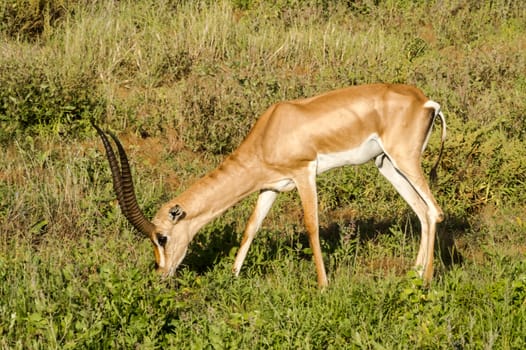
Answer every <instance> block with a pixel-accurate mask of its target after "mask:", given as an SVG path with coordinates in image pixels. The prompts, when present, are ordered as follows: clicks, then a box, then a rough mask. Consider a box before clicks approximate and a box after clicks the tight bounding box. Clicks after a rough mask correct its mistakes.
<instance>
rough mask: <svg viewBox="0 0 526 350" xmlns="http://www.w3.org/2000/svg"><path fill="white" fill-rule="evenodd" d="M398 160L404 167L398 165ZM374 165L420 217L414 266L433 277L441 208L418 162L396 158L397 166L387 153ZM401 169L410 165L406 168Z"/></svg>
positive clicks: (429, 278) (427, 279)
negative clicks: (397, 159)
mask: <svg viewBox="0 0 526 350" xmlns="http://www.w3.org/2000/svg"><path fill="white" fill-rule="evenodd" d="M400 163H401V164H402V165H404V167H401V166H400ZM376 165H377V166H378V169H379V170H380V173H382V175H384V176H385V177H386V178H387V179H388V180H389V181H390V182H391V183H392V184H393V186H394V187H395V188H396V190H397V191H398V192H399V193H400V195H401V196H402V197H403V198H404V199H405V201H406V202H407V203H408V204H409V205H410V206H411V208H412V209H413V211H414V212H415V214H416V215H417V216H418V219H419V220H420V225H421V230H422V233H421V240H420V248H419V250H418V256H417V259H416V263H415V267H416V269H417V270H418V272H419V273H420V275H421V276H422V278H423V279H424V280H425V281H426V282H429V281H431V279H432V277H433V252H434V244H435V231H436V223H437V222H440V221H441V220H442V215H443V214H442V210H441V209H440V207H439V206H438V205H437V204H436V201H435V199H434V198H433V196H432V194H431V191H430V189H429V187H428V185H427V182H426V181H425V179H424V176H423V174H422V171H421V168H420V166H419V165H413V166H409V165H407V164H404V163H403V162H399V163H398V164H397V166H398V167H397V166H395V165H394V164H393V161H392V160H391V159H390V158H389V157H388V156H386V155H380V156H378V157H377V158H376ZM402 169H404V170H405V169H409V171H404V170H402ZM408 174H411V176H409V175H408Z"/></svg>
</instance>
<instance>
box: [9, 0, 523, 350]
mask: <svg viewBox="0 0 526 350" xmlns="http://www.w3.org/2000/svg"><path fill="white" fill-rule="evenodd" d="M41 4H42V2H38V1H32V0H19V1H8V2H5V3H3V4H2V5H0V23H1V24H0V30H1V32H0V124H1V128H0V145H1V147H2V155H3V156H2V158H1V160H0V281H1V282H0V347H1V348H5V349H28V348H31V349H37V348H43V349H44V348H45V349H49V348H60V349H64V348H82V349H84V348H94V349H99V348H138V349H149V348H170V347H171V348H174V349H181V348H184V349H186V348H195V349H205V348H206V349H223V348H236V349H237V348H240V349H242V348H251V347H252V348H301V349H311V348H312V349H330V348H332V349H341V348H349V349H355V348H363V349H392V348H401V349H407V348H429V349H435V348H444V349H452V348H453V349H521V348H524V347H526V344H525V343H526V338H525V337H524V334H526V259H525V254H526V236H525V232H526V215H525V213H526V205H525V203H526V191H525V181H526V175H525V174H526V156H524V149H525V146H526V145H525V142H524V137H525V136H526V73H525V71H524V67H525V66H526V54H525V52H526V50H525V49H526V39H525V38H526V7H525V6H524V5H521V3H520V2H509V1H493V2H486V3H484V2H480V3H479V2H475V1H466V2H462V5H459V2H455V1H437V2H412V1H398V2H396V1H384V2H373V1H356V2H352V1H350V2H344V3H342V2H337V1H314V0H312V1H308V2H299V1H292V0H282V1H277V2H274V3H273V4H269V3H268V2H264V1H250V0H249V1H226V0H224V1H218V2H209V1H196V2H194V1H179V2H171V1H157V2H155V4H151V2H147V1H135V2H131V1H120V2H90V3H89V4H88V3H86V2H84V1H75V0H68V1H65V0H54V1H49V2H47V5H46V6H42V5H41ZM376 81H385V82H403V83H409V84H414V85H417V86H419V87H420V88H422V89H423V90H424V91H425V93H426V94H427V95H428V96H429V97H431V98H432V99H434V100H436V101H438V102H440V103H441V105H442V107H443V109H444V112H445V114H446V118H447V121H448V131H449V133H448V139H447V142H446V150H445V156H444V161H443V166H442V168H441V169H440V171H439V176H440V177H439V181H438V183H437V184H436V185H435V186H434V188H433V191H434V193H436V196H437V200H438V201H439V203H440V204H441V206H442V207H443V208H444V210H445V212H446V215H447V218H446V220H445V222H444V223H443V224H441V225H440V228H439V238H438V244H437V249H438V251H437V253H436V257H435V261H436V267H437V268H436V270H437V271H436V274H435V279H434V282H433V283H432V285H431V286H430V287H425V286H423V285H422V282H421V281H420V279H418V278H416V277H415V275H414V273H413V272H412V271H411V266H412V264H413V261H414V259H415V258H416V252H417V249H418V240H419V226H418V223H417V220H416V218H415V216H414V215H413V213H412V212H411V211H410V210H409V208H408V207H407V205H406V204H405V202H404V201H403V200H402V199H401V198H400V197H399V196H398V195H397V194H396V192H395V191H394V190H393V189H392V188H391V186H390V185H389V184H388V183H387V182H386V181H384V180H383V178H382V177H381V176H379V175H378V174H377V170H376V169H375V167H374V166H373V165H372V164H367V165H364V166H361V167H357V168H345V169H338V170H334V171H331V172H329V173H327V174H323V175H322V176H320V177H319V179H318V187H319V201H320V220H321V225H322V229H321V232H322V245H323V251H324V257H325V262H326V265H327V268H328V273H329V279H330V286H329V288H327V289H326V290H323V291H320V290H319V289H318V288H317V287H316V282H315V281H316V279H315V277H316V276H315V269H314V265H313V263H312V261H311V255H310V249H309V248H308V244H307V240H306V238H305V235H304V234H303V233H304V228H303V225H302V214H301V210H300V206H299V200H298V198H297V195H296V194H295V193H287V194H283V195H281V196H280V197H279V198H278V201H277V203H276V205H275V206H274V208H273V209H272V211H271V213H270V215H269V217H268V218H267V219H266V221H265V223H264V227H263V228H262V230H261V232H260V233H259V234H258V237H257V239H256V241H255V242H254V244H253V246H252V247H251V249H250V251H249V254H248V257H247V261H246V263H245V266H244V268H243V270H242V272H241V275H240V277H239V278H234V277H233V276H232V274H231V265H232V263H233V260H234V256H235V253H236V251H237V247H238V245H239V241H240V235H241V233H242V231H243V229H244V225H245V222H246V219H247V218H248V216H249V215H250V212H251V209H252V206H253V204H254V200H255V198H254V197H250V198H249V199H247V200H246V201H244V202H241V203H239V204H238V205H237V206H235V207H234V208H232V209H231V210H229V211H227V212H226V214H225V215H223V216H222V217H221V218H219V219H217V220H215V221H214V222H212V223H211V224H209V225H207V226H206V227H205V228H204V229H203V230H201V233H200V234H199V235H198V236H197V237H196V240H195V241H194V242H193V243H192V245H191V247H190V251H189V253H188V255H187V257H186V259H185V260H184V262H183V266H182V267H181V268H180V269H179V270H178V272H177V274H176V276H175V277H173V278H170V279H161V278H160V277H158V276H157V275H155V273H153V271H152V270H153V254H152V251H151V250H152V249H151V246H150V243H149V242H148V241H146V240H143V239H142V237H138V236H137V235H136V233H135V232H134V231H133V230H132V228H131V227H130V225H129V224H128V223H127V222H126V219H125V218H124V217H123V216H122V215H121V213H120V210H119V208H118V205H117V203H116V200H115V196H114V194H113V189H112V185H111V183H110V181H111V180H110V174H109V169H108V167H107V163H106V159H105V156H104V154H103V150H102V147H101V144H100V141H99V140H98V138H97V135H96V134H95V132H94V130H92V128H91V126H90V124H89V121H90V120H91V119H94V120H96V121H97V122H98V123H99V124H101V125H103V126H104V127H106V128H109V129H112V130H114V131H116V132H117V133H118V134H119V137H120V138H121V139H122V140H123V143H124V145H125V147H126V149H127V150H128V153H129V157H130V159H131V162H132V166H133V171H134V174H135V182H136V186H137V192H138V199H139V203H140V204H141V206H142V207H143V208H144V209H145V211H146V213H147V214H148V215H153V214H154V213H155V211H156V210H157V208H159V206H160V205H161V203H163V202H164V201H166V200H168V199H169V198H171V197H172V196H174V195H175V194H177V193H179V192H181V191H183V190H184V189H185V188H186V187H187V186H188V185H189V184H191V183H192V182H193V181H195V180H196V179H197V178H199V177H200V176H202V175H203V174H205V173H206V172H207V171H209V170H211V169H212V168H213V167H215V166H216V165H217V164H218V162H219V161H220V160H221V159H222V158H223V157H224V156H225V155H226V154H228V152H230V151H231V150H232V149H234V148H235V147H236V145H237V144H238V143H239V142H240V141H241V140H242V138H243V137H244V135H245V134H246V132H247V131H248V129H249V128H250V126H251V125H252V124H253V123H254V121H255V119H256V118H257V117H258V115H259V114H261V113H262V112H263V111H264V110H265V109H266V107H268V106H269V105H271V104H272V103H274V102H276V101H279V100H283V99H291V98H297V97H303V96H311V95H315V94H317V93H321V92H324V91H327V90H330V89H334V88H338V87H342V86H347V85H353V84H361V83H368V82H376ZM438 145H439V142H438V133H435V134H434V135H433V138H432V139H431V143H430V145H429V147H428V149H427V150H426V152H425V155H424V167H425V169H426V170H428V169H429V168H430V165H431V164H432V162H433V161H434V159H435V157H436V155H437V152H438Z"/></svg>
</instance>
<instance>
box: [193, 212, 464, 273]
mask: <svg viewBox="0 0 526 350" xmlns="http://www.w3.org/2000/svg"><path fill="white" fill-rule="evenodd" d="M396 223H397V220H396V219H388V220H381V221H378V220H374V219H367V220H347V221H345V220H344V221H343V223H342V222H340V223H335V222H333V223H330V224H329V225H328V226H322V227H320V238H321V241H322V246H323V248H322V249H323V254H324V255H325V257H326V258H328V257H329V256H331V255H332V254H334V253H335V252H337V251H338V250H339V249H341V248H342V244H343V242H345V237H344V235H349V232H342V231H343V230H342V229H343V228H346V227H351V234H350V235H351V236H352V239H356V238H357V239H358V240H359V242H360V243H364V242H367V241H371V240H376V239H377V238H378V236H380V235H392V233H391V230H390V228H392V227H394V226H395V225H396ZM410 224H411V225H412V227H414V228H415V229H414V231H415V232H417V233H416V234H411V233H407V235H411V237H407V238H408V239H409V240H415V241H416V242H419V240H420V233H419V232H420V224H419V222H418V220H417V219H416V218H413V219H412V220H411V223H410ZM299 227H300V230H298V232H297V234H295V235H294V237H292V238H289V239H287V238H285V237H284V236H283V234H281V233H280V232H267V233H260V235H259V236H256V239H255V240H254V243H253V244H252V246H251V249H250V250H249V253H248V256H247V260H246V262H245V267H246V265H250V264H251V261H252V260H253V259H252V258H251V255H253V254H259V255H260V259H259V261H261V260H264V261H272V260H275V259H278V258H279V257H280V255H281V256H283V251H286V252H290V253H291V254H296V255H297V257H298V258H300V259H308V260H310V259H312V256H311V255H310V253H309V252H308V250H305V248H307V247H309V243H308V238H307V235H306V234H305V231H304V230H303V227H302V226H299ZM469 227H470V226H469V223H468V221H467V220H466V219H465V218H460V217H449V218H447V219H446V220H445V221H444V222H443V223H441V224H439V225H438V229H437V236H438V237H437V240H436V244H435V259H437V258H439V259H440V261H441V262H442V264H443V266H444V267H445V268H446V270H447V269H450V268H452V267H453V266H455V265H459V264H462V262H463V260H464V258H463V256H462V254H461V252H460V251H459V250H458V249H457V248H456V245H455V240H456V239H458V238H459V237H461V236H462V235H463V234H464V233H465V232H466V231H467V230H468V229H469ZM347 231H348V230H347ZM356 234H358V237H356V236H355V235H356ZM240 235H241V232H239V233H238V232H237V231H236V228H235V225H234V224H233V223H226V224H221V225H216V226H215V227H213V228H212V229H210V230H208V231H207V232H205V233H204V234H202V233H201V234H198V235H197V236H196V238H195V239H194V241H193V242H192V244H191V247H190V250H189V253H188V255H187V257H186V258H185V260H184V265H185V266H186V267H187V268H189V269H190V270H192V271H195V272H197V273H204V272H206V271H209V270H210V269H211V268H212V267H213V266H214V265H215V264H216V263H217V262H218V261H220V260H221V259H223V258H225V257H227V256H229V254H230V252H231V251H232V249H233V248H238V247H239V244H240V238H239V236H240ZM262 236H263V237H262ZM258 238H259V239H258ZM254 251H255V252H254ZM251 252H252V254H251ZM415 258H416V257H415ZM262 270H264V267H263V268H262Z"/></svg>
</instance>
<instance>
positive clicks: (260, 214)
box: [232, 190, 278, 276]
mask: <svg viewBox="0 0 526 350" xmlns="http://www.w3.org/2000/svg"><path fill="white" fill-rule="evenodd" d="M277 195H278V193H277V192H276V191H272V190H266V191H261V193H260V194H259V197H258V200H257V202H256V206H255V208H254V211H253V212H252V215H251V216H250V219H249V220H248V223H247V227H246V228H245V232H244V234H243V240H242V241H241V245H240V247H239V251H238V252H237V255H236V260H235V262H234V266H233V269H232V270H233V271H234V274H235V275H236V276H239V271H241V266H243V262H244V261H245V258H246V256H247V252H248V249H249V248H250V244H251V243H252V241H253V240H254V237H255V236H256V232H257V231H258V230H259V228H260V227H261V223H262V222H263V219H265V217H266V216H267V214H268V212H269V210H270V208H271V207H272V204H273V203H274V201H275V200H276V197H277Z"/></svg>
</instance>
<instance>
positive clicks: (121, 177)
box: [92, 123, 155, 237]
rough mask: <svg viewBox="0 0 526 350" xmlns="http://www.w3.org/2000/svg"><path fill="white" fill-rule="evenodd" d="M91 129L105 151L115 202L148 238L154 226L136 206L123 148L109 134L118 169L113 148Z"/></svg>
mask: <svg viewBox="0 0 526 350" xmlns="http://www.w3.org/2000/svg"><path fill="white" fill-rule="evenodd" d="M92 125H93V127H94V128H95V129H96V130H97V132H98V134H99V135H100V137H101V139H102V143H103V144H104V149H105V150H106V156H107V157H108V162H109V163H110V169H111V175H112V178H113V189H114V191H115V194H116V195H117V200H118V201H119V205H120V207H121V210H122V213H123V214H124V216H125V217H126V219H128V221H129V222H130V223H131V224H132V225H133V227H135V228H136V229H137V230H138V231H139V232H142V233H143V234H145V235H146V236H148V237H149V236H150V235H151V234H152V233H153V232H154V231H155V226H154V225H153V224H152V223H151V222H150V221H149V220H148V219H146V217H145V216H144V214H143V212H142V211H141V209H140V208H139V205H138V204H137V198H136V197H135V191H134V188H133V179H132V175H131V171H130V164H129V162H128V157H127V156H126V152H125V151H124V147H122V144H121V143H120V141H119V139H118V138H117V136H115V135H114V134H112V133H110V136H111V138H112V139H113V141H115V144H116V145H117V150H118V151H119V158H120V167H119V162H118V161H117V158H116V157H115V153H114V152H113V148H112V147H111V145H110V142H109V140H108V138H107V137H106V135H105V134H104V132H103V131H102V130H101V129H100V128H99V127H98V126H97V125H95V124H94V123H92Z"/></svg>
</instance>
